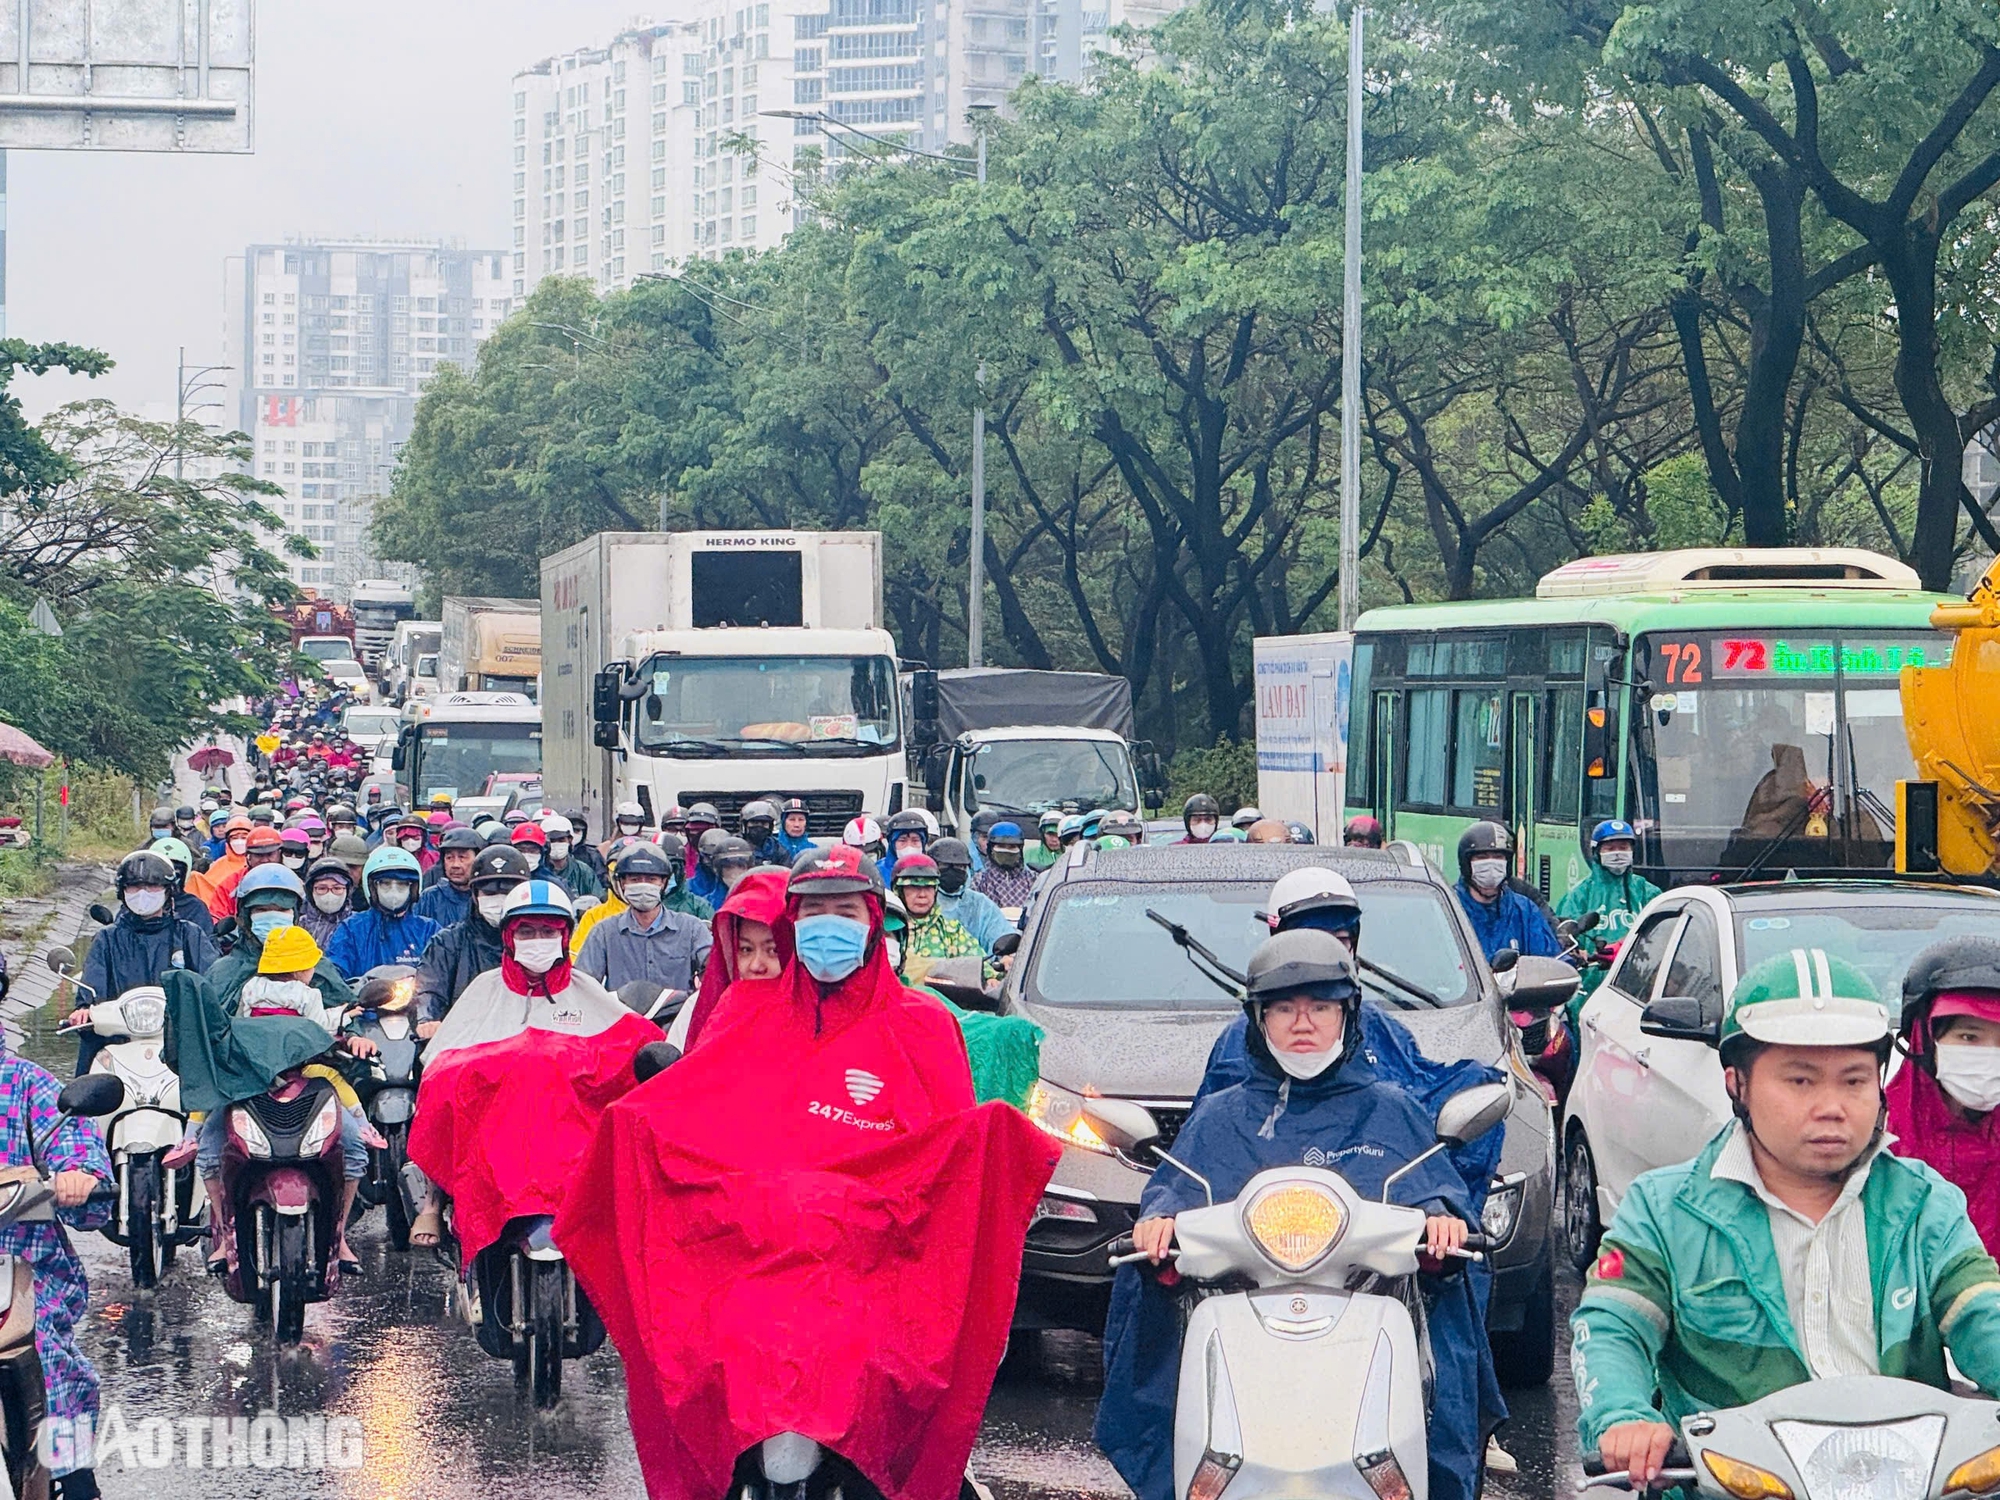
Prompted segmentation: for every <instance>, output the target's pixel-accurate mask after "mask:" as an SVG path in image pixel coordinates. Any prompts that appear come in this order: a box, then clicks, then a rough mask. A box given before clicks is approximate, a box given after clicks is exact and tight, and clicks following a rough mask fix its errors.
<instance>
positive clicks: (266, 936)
mask: <svg viewBox="0 0 2000 1500" xmlns="http://www.w3.org/2000/svg"><path fill="white" fill-rule="evenodd" d="M291 925H292V914H291V913H290V912H288V911H260V912H255V913H253V914H252V915H251V918H250V935H251V936H252V937H254V938H256V939H257V941H258V942H260V943H268V942H270V941H271V934H272V933H274V932H278V931H281V930H282V929H284V928H287V927H289V926H291Z"/></svg>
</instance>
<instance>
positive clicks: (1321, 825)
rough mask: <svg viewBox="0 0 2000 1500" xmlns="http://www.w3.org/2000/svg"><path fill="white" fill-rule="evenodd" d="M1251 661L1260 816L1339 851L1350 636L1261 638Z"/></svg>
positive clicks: (1351, 652) (1350, 667) (1336, 633)
mask: <svg viewBox="0 0 2000 1500" xmlns="http://www.w3.org/2000/svg"><path fill="white" fill-rule="evenodd" d="M1251 657H1252V665H1253V670H1254V673H1255V677H1254V683H1255V688H1256V694H1257V807H1258V810H1259V811H1261V812H1262V813H1263V814H1264V816H1265V817H1267V818H1278V819H1282V820H1283V821H1285V822H1287V823H1303V824H1305V825H1306V827H1308V828H1310V829H1311V830H1312V831H1313V837H1314V839H1315V840H1317V841H1318V842H1319V843H1322V844H1336V845H1337V844H1339V843H1340V837H1341V831H1342V829H1343V827H1344V826H1345V824H1346V803H1345V794H1346V782H1347V716H1348V703H1349V699H1350V697H1351V695H1352V692H1353V682H1354V636H1353V634H1352V633H1351V632H1347V631H1327V632H1325V633H1324V634H1320V635H1277V636H1259V637H1258V638H1257V639H1256V640H1255V641H1253V642H1252V643H1251ZM1223 811H1224V812H1225V813H1227V812H1228V811H1229V809H1227V808H1224V809H1223Z"/></svg>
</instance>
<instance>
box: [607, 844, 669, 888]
mask: <svg viewBox="0 0 2000 1500" xmlns="http://www.w3.org/2000/svg"><path fill="white" fill-rule="evenodd" d="M673 873H674V868H673V864H672V862H671V861H670V860H669V859H668V858H667V856H666V855H665V853H663V852H662V851H661V849H660V846H659V845H658V844H649V843H647V842H646V841H645V840H644V839H640V840H639V841H638V842H637V843H633V844H628V845H627V846H626V847H625V848H623V849H621V850H619V851H618V857H617V858H616V859H614V860H612V862H611V878H612V879H613V880H627V879H630V878H631V877H632V876H634V875H643V876H650V877H652V878H653V879H656V880H670V879H672V878H673Z"/></svg>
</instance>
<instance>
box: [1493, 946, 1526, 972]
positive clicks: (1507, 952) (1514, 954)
mask: <svg viewBox="0 0 2000 1500" xmlns="http://www.w3.org/2000/svg"><path fill="white" fill-rule="evenodd" d="M1520 961H1521V950H1520V949H1519V948H1502V949H1501V950H1500V951H1499V952H1498V953H1496V954H1494V955H1493V958H1492V960H1491V962H1489V963H1488V964H1487V965H1486V967H1487V968H1489V969H1491V970H1492V971H1493V972H1494V973H1495V974H1505V973H1506V972H1507V971H1508V970H1509V969H1511V968H1513V967H1514V965H1515V964H1517V963H1519V962H1520Z"/></svg>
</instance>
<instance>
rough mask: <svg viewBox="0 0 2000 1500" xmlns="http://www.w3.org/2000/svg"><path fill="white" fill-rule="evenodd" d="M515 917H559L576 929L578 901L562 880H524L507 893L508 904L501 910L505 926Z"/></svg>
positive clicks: (502, 921)
mask: <svg viewBox="0 0 2000 1500" xmlns="http://www.w3.org/2000/svg"><path fill="white" fill-rule="evenodd" d="M515 916H536V917H559V918H561V919H562V920H563V921H565V922H568V923H569V924H570V926H572V927H574V926H575V925H576V901H575V898H573V897H572V896H571V895H570V893H569V891H568V889H567V888H565V887H564V885H563V883H562V882H561V881H560V880H544V879H539V878H537V879H534V880H524V881H522V882H521V883H520V884H519V885H517V886H515V887H514V889H513V890H511V891H509V892H508V893H507V904H506V905H505V906H503V907H501V908H500V921H501V923H502V924H503V925H504V924H505V923H506V922H507V921H508V919H509V918H512V917H515Z"/></svg>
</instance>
